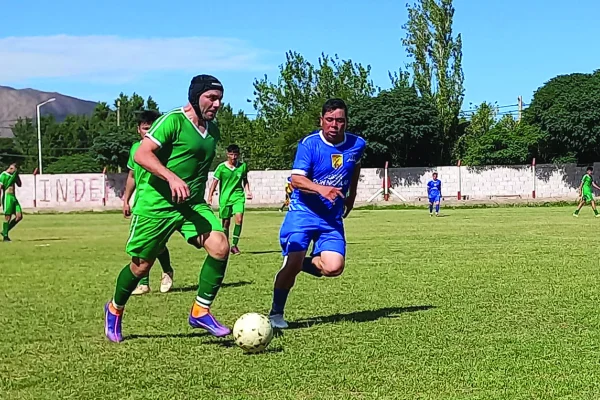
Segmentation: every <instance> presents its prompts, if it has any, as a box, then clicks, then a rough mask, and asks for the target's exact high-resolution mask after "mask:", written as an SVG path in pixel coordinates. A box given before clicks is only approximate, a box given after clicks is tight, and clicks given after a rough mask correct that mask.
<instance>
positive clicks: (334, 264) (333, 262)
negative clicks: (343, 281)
mask: <svg viewBox="0 0 600 400" xmlns="http://www.w3.org/2000/svg"><path fill="white" fill-rule="evenodd" d="M320 264H321V265H320V267H321V268H320V269H321V272H322V273H323V276H328V277H333V276H339V275H341V274H342V272H344V264H345V262H344V257H343V256H342V255H340V254H335V255H331V256H329V255H324V254H322V255H321V260H320Z"/></svg>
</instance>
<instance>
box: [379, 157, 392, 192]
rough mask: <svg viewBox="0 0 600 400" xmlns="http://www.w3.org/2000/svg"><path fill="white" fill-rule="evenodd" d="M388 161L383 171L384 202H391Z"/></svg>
mask: <svg viewBox="0 0 600 400" xmlns="http://www.w3.org/2000/svg"><path fill="white" fill-rule="evenodd" d="M388 165H389V163H388V161H386V162H385V169H384V170H383V182H382V183H381V187H382V188H383V200H385V201H389V200H390V187H391V186H392V185H391V182H390V176H389V175H388Z"/></svg>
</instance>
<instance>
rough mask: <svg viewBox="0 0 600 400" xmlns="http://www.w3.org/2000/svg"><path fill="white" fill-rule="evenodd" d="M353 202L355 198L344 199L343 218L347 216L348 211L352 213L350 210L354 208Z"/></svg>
mask: <svg viewBox="0 0 600 400" xmlns="http://www.w3.org/2000/svg"><path fill="white" fill-rule="evenodd" d="M355 201H356V196H350V197H346V200H345V201H344V208H345V209H346V211H345V212H344V216H343V218H346V217H347V216H348V214H350V211H352V209H353V208H354V202H355Z"/></svg>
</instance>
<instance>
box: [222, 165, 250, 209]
mask: <svg viewBox="0 0 600 400" xmlns="http://www.w3.org/2000/svg"><path fill="white" fill-rule="evenodd" d="M214 177H215V179H217V180H218V181H219V204H221V205H225V204H227V203H232V202H235V201H239V200H244V199H245V198H246V197H245V193H244V181H245V180H247V179H248V165H247V164H246V163H238V165H236V166H233V167H232V166H230V165H229V164H228V163H227V161H225V162H223V163H221V164H219V166H218V167H217V169H215V173H214Z"/></svg>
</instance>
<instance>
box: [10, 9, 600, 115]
mask: <svg viewBox="0 0 600 400" xmlns="http://www.w3.org/2000/svg"><path fill="white" fill-rule="evenodd" d="M0 3H1V4H2V5H1V9H2V14H3V15H5V16H6V15H8V16H15V17H9V18H6V17H5V18H2V20H3V21H2V24H1V25H0V85H7V86H13V87H16V88H24V87H33V88H35V89H39V90H45V91H57V92H60V93H63V94H67V95H72V96H76V97H80V98H84V99H89V100H95V101H109V102H111V103H112V101H113V100H114V98H115V97H116V96H117V95H118V94H119V93H120V92H121V91H122V92H124V93H126V94H131V93H133V92H137V93H139V94H140V95H142V96H144V97H146V96H148V95H152V96H153V97H154V99H155V100H156V101H157V102H158V103H159V106H160V107H161V109H163V110H166V109H169V108H172V107H177V106H179V105H182V104H183V103H185V102H186V100H187V99H186V98H187V87H188V84H189V80H190V78H191V77H192V76H193V75H195V74H197V73H212V74H214V75H216V76H218V77H219V78H220V79H221V80H222V81H223V83H224V85H225V101H227V102H230V103H231V104H232V105H233V107H234V108H235V109H243V110H244V111H246V112H248V113H252V112H253V111H254V110H253V108H252V104H251V103H248V102H247V101H246V100H247V99H249V98H252V89H253V87H252V83H253V80H254V78H256V77H262V76H263V75H264V74H267V76H268V77H269V78H270V79H272V80H275V79H276V78H277V73H278V66H279V65H280V64H281V63H283V62H284V60H285V52H286V51H287V50H294V51H298V52H300V53H301V54H303V55H304V56H305V57H307V58H308V59H309V60H310V61H312V62H314V63H316V62H317V59H318V57H319V55H320V54H321V52H324V53H326V54H330V55H333V54H338V55H339V56H340V57H341V58H343V59H348V58H349V59H352V60H353V61H355V62H360V63H363V64H370V65H371V67H372V75H371V76H372V79H373V80H374V82H375V83H376V84H377V85H379V86H381V87H382V88H387V87H389V78H388V71H395V70H397V69H398V68H399V67H404V65H405V63H406V62H407V57H406V52H405V50H404V48H403V47H402V44H401V42H400V40H401V38H402V37H404V32H403V30H402V28H401V26H402V24H403V23H404V22H405V20H406V14H407V13H406V7H405V4H406V0H395V1H392V0H375V1H373V4H376V5H375V6H373V7H370V8H369V7H366V2H365V1H357V0H345V1H344V0H328V1H317V0H304V1H302V2H301V1H283V0H281V1H275V0H271V1H267V0H253V1H248V0H247V1H242V0H230V1H227V2H198V1H193V2H189V4H190V5H191V6H189V8H186V7H184V6H183V5H176V6H170V5H168V4H176V3H175V2H173V3H169V2H165V1H160V2H159V1H155V0H145V1H138V0H119V1H116V0H104V1H102V2H92V3H88V2H81V1H74V0H54V1H51V2H50V1H46V0H44V1H41V0H30V1H27V2H20V1H10V0H0ZM177 4H184V3H183V2H178V3H177ZM454 4H455V8H456V14H455V26H454V29H455V32H457V33H458V32H460V33H461V34H462V36H463V67H464V73H465V87H466V97H465V103H464V107H463V108H464V109H468V108H470V106H469V103H473V104H478V103H481V102H482V101H490V102H498V104H499V105H507V104H515V103H516V101H517V96H519V95H522V96H523V98H524V101H525V102H526V103H527V102H529V100H530V99H531V96H532V95H533V92H534V91H535V90H536V89H537V88H538V87H540V86H541V85H543V84H544V82H546V81H547V80H548V79H550V78H552V77H554V76H556V75H559V74H567V73H572V72H592V71H593V70H594V69H597V68H600V52H598V51H597V49H596V38H598V37H600V24H598V23H597V20H596V17H597V15H600V2H598V1H597V0H577V1H573V2H567V3H565V2H564V1H561V2H559V1H558V0H526V1H523V0H520V1H519V0H504V1H489V0H455V3H454ZM574 5H577V6H576V7H575V6H574ZM52 14H54V16H51V15H52Z"/></svg>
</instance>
